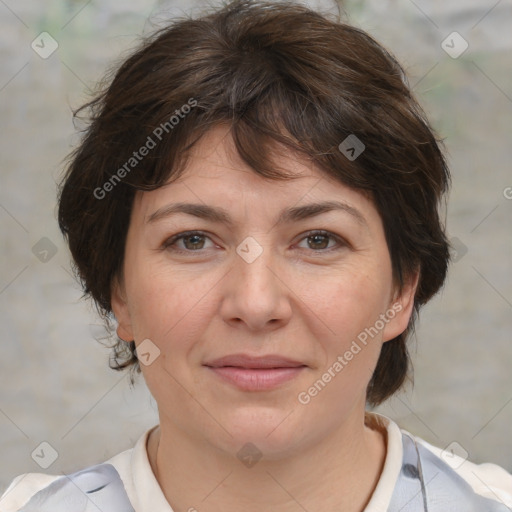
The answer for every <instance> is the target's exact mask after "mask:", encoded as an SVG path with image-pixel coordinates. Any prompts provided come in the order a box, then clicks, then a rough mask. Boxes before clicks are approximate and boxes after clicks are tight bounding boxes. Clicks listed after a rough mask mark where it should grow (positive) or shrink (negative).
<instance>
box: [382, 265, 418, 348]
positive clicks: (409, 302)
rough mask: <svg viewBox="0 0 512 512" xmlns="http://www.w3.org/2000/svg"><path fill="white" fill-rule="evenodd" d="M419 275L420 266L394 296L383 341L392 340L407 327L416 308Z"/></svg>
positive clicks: (388, 312) (387, 313)
mask: <svg viewBox="0 0 512 512" xmlns="http://www.w3.org/2000/svg"><path fill="white" fill-rule="evenodd" d="M419 277H420V269H419V268H418V269H417V270H416V272H414V274H412V275H411V276H410V278H409V279H408V281H407V282H406V283H404V286H403V288H402V291H401V292H400V293H398V294H396V295H395V296H394V297H393V300H392V301H391V303H390V304H389V309H388V311H387V312H386V317H387V318H388V322H387V323H386V326H385V327H384V330H383V332H382V341H384V342H385V341H389V340H392V339H393V338H396V337H397V336H399V335H400V334H402V333H403V332H404V331H405V329H407V326H408V324H409V320H410V318H411V315H412V312H413V308H414V297H415V296H416V289H417V287H418V282H419Z"/></svg>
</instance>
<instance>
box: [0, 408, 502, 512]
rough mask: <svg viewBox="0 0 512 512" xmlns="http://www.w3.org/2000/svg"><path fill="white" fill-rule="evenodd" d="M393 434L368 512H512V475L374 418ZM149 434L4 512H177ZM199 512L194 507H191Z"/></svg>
mask: <svg viewBox="0 0 512 512" xmlns="http://www.w3.org/2000/svg"><path fill="white" fill-rule="evenodd" d="M368 422H369V424H370V426H371V424H372V423H373V425H374V426H375V427H377V428H380V429H381V430H382V431H383V432H384V433H385V435H386V438H387V439H386V445H387V450H386V459H385V463H384V468H383V471H382V473H381V476H380V478H379V481H378V483H377V486H376V488H375V490H374V492H373V494H372V497H371V499H370V501H369V503H368V505H367V506H366V508H365V509H364V512H510V511H511V510H512V475H511V474H510V473H508V472H507V471H505V470H504V469H503V468H501V467H500V466H497V465H495V464H474V463H472V462H470V461H468V460H465V459H464V458H462V457H460V456H458V455H455V454H453V453H450V452H443V450H442V449H440V448H437V447H435V446H432V445H430V444H429V443H427V442H426V441H424V440H423V439H420V438H418V437H415V436H413V435H412V434H410V433H409V432H407V431H406V430H403V429H400V428H399V427H398V425H397V424H396V423H394V422H393V421H392V420H390V419H389V418H386V417H385V416H382V415H380V414H375V413H367V423H368ZM156 427H157V426H155V427H153V428H151V429H149V430H147V431H146V432H145V433H144V434H143V435H142V436H141V437H140V438H139V440H138V441H137V443H136V444H135V446H134V447H133V448H131V449H129V450H125V451H124V452H122V453H119V454H117V455H115V456H114V457H112V458H111V459H109V460H107V461H106V462H104V463H102V464H97V465H95V466H91V467H88V468H85V469H83V470H81V471H78V472H75V473H72V474H69V475H45V474H41V473H26V474H23V475H20V476H18V477H16V478H15V479H14V480H13V481H12V483H11V485H10V486H9V487H8V489H7V490H6V491H5V492H4V494H3V495H2V497H1V498H0V512H89V511H95V512H97V510H98V509H99V510H101V511H103V512H173V510H172V508H171V506H170V505H169V503H168V502H167V500H166V498H165V496H164V494H163V492H162V489H161V488H160V486H159V484H158V481H157V480H156V478H155V475H154V474H153V471H152V469H151V465H150V462H149V458H148V454H147V440H148V437H149V434H150V433H151V431H152V430H154V429H155V428H156ZM191 508H192V510H193V507H191Z"/></svg>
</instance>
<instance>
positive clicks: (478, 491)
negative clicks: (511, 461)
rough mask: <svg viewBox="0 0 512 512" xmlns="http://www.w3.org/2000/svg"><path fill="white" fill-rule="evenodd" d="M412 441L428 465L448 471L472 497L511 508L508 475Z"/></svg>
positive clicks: (511, 478) (493, 466) (494, 467)
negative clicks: (454, 475)
mask: <svg viewBox="0 0 512 512" xmlns="http://www.w3.org/2000/svg"><path fill="white" fill-rule="evenodd" d="M403 432H404V435H409V436H411V434H409V433H408V432H406V431H403ZM411 437H414V436H411ZM414 439H415V440H416V443H417V445H418V447H419V450H420V452H421V451H422V452H423V458H425V459H428V461H429V463H430V464H435V465H436V467H439V468H449V469H450V470H451V471H453V472H454V473H455V474H456V475H457V476H458V477H459V478H460V479H461V480H462V481H463V482H464V483H465V484H467V485H468V486H469V487H470V488H471V490H472V491H473V493H475V495H477V496H481V497H483V498H488V499H490V500H494V501H497V502H498V503H500V502H501V503H502V504H503V505H505V506H506V507H512V474H510V473H509V472H508V471H506V470H505V469H504V468H502V467H501V466H498V465H497V464H493V463H489V462H486V463H482V464H476V463H474V462H471V461H470V460H468V459H467V457H463V456H461V455H457V454H456V453H454V450H443V449H442V448H439V447H437V446H433V445H431V444H430V443H428V442H427V441H425V440H423V439H421V438H418V437H414ZM427 454H428V455H427ZM445 471H446V472H448V471H447V470H445Z"/></svg>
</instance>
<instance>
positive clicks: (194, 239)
mask: <svg viewBox="0 0 512 512" xmlns="http://www.w3.org/2000/svg"><path fill="white" fill-rule="evenodd" d="M205 240H209V237H208V236H206V235H205V234H204V233H202V232H200V231H187V232H185V233H178V234H177V235H175V236H173V237H171V238H169V239H168V240H166V241H165V242H164V244H163V248H164V249H167V250H170V251H173V252H181V253H187V252H188V253H190V252H199V251H201V250H202V249H204V248H205V247H204V245H205ZM178 242H182V244H181V246H180V244H178ZM206 248H207V247H206Z"/></svg>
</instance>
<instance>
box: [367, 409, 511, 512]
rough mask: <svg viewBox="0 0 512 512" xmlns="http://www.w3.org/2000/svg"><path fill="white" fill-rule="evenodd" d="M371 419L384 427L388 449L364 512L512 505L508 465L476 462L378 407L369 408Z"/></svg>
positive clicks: (500, 510) (468, 510) (493, 509)
mask: <svg viewBox="0 0 512 512" xmlns="http://www.w3.org/2000/svg"><path fill="white" fill-rule="evenodd" d="M367 419H368V423H369V424H371V425H373V426H374V428H376V427H378V426H380V427H381V429H383V430H384V431H385V433H386V437H387V454H386V460H385V464H384V468H383V472H382V474H381V478H380V480H379V482H378V484H377V487H376V490H375V492H374V495H373V496H372V500H371V501H370V503H369V506H368V507H367V509H365V512H366V511H367V512H376V511H380V510H389V511H393V512H395V511H397V510H400V511H401V512H417V511H419V510H422V511H423V510H429V512H453V511H459V510H463V511H464V512H481V511H482V510H485V511H486V512H510V511H511V510H512V475H511V474H510V473H509V472H507V471H506V470H505V469H504V468H502V467H500V466H498V465H496V464H490V463H485V464H475V463H473V462H471V461H470V460H467V458H466V457H462V456H460V455H457V454H455V453H453V451H452V450H450V449H448V450H443V449H442V448H438V447H436V446H433V445H431V444H429V443H428V442H426V441H425V440H423V439H421V438H420V437H417V436H414V435H413V434H411V433H410V432H408V431H406V430H404V429H401V428H400V427H399V426H398V425H397V424H396V423H395V422H394V421H393V420H391V419H390V418H388V417H386V416H383V415H380V414H378V413H369V414H367ZM448 448H450V446H449V447H448ZM454 451H457V450H454ZM461 451H462V450H461Z"/></svg>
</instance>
